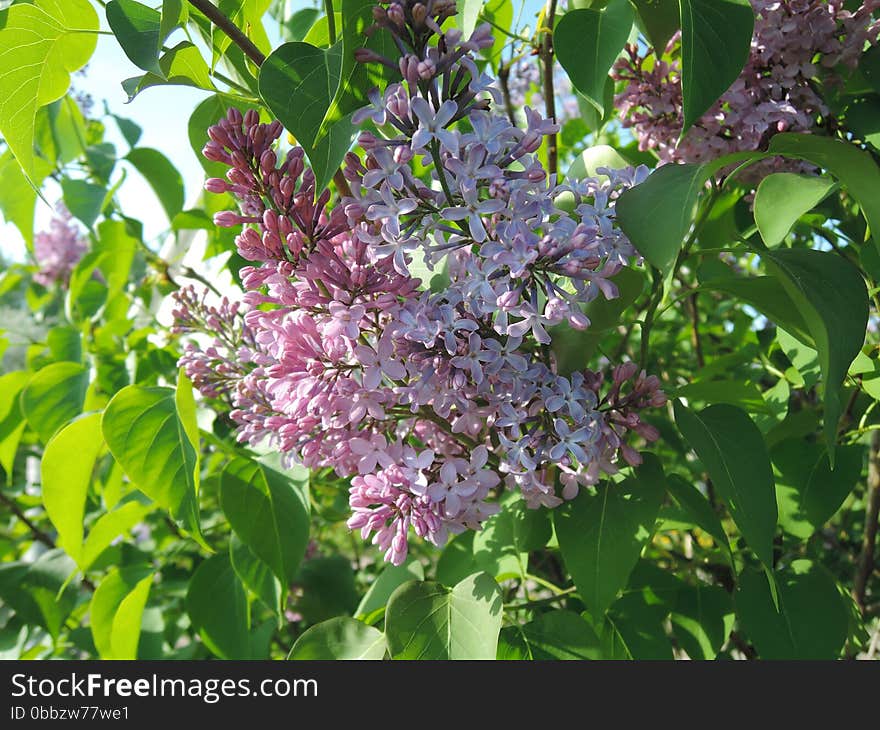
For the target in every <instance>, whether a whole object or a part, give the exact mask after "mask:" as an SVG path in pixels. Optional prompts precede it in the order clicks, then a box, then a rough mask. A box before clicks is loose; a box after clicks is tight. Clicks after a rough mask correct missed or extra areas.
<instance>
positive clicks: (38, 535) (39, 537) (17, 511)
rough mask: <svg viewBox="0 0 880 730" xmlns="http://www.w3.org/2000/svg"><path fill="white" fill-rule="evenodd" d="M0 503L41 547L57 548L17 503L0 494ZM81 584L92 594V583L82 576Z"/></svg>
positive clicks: (50, 538) (47, 534) (50, 537)
mask: <svg viewBox="0 0 880 730" xmlns="http://www.w3.org/2000/svg"><path fill="white" fill-rule="evenodd" d="M0 502H2V503H3V504H5V505H6V506H7V507H9V509H10V510H11V511H12V514H14V515H15V516H16V517H18V519H20V520H21V521H22V523H23V524H24V525H25V526H26V527H27V528H28V529H29V530H30V531H31V535H33V537H34V540H36V541H37V542H41V543H43V545H45V546H46V547H47V548H49V549H50V550H54V549H55V548H56V547H58V546H57V545H56V544H55V541H54V540H53V539H52V536H51V535H49V533H47V532H44V531H43V530H41V529H40V528H39V527H37V526H36V525H35V524H34V523H33V522H32V521H31V519H30V518H29V517H28V516H27V515H26V514H25V513H24V512H23V511H22V509H21V507H19V506H18V503H17V502H16V501H15V500H14V499H10V498H9V497H7V496H6V495H5V494H3V493H2V492H0ZM81 583H82V585H83V586H85V587H86V588H88V589H89V590H90V591H92V592H94V590H95V584H94V583H92V581H90V580H89V579H88V578H86V577H85V576H83V577H82V581H81Z"/></svg>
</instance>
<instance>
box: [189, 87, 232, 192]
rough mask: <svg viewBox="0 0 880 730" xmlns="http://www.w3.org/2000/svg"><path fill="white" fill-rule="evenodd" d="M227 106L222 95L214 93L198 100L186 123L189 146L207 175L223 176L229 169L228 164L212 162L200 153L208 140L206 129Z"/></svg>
mask: <svg viewBox="0 0 880 730" xmlns="http://www.w3.org/2000/svg"><path fill="white" fill-rule="evenodd" d="M229 107H230V104H229V103H228V102H227V101H226V100H225V99H224V98H223V97H222V96H220V95H219V94H214V95H213V96H209V97H208V98H207V99H204V100H203V101H201V102H199V105H198V106H197V107H196V108H195V109H193V113H192V115H191V116H190V118H189V122H188V123H187V134H188V136H189V143H190V146H191V147H192V149H193V152H194V153H195V156H196V159H197V160H198V161H199V164H201V166H202V167H203V168H204V170H205V172H206V173H207V174H208V176H209V177H224V176H225V175H226V172H227V170H229V167H228V165H224V164H223V163H222V162H213V161H211V160H209V159H208V158H207V157H205V156H204V155H203V154H202V149H203V148H204V146H205V144H206V143H207V141H208V134H207V131H206V130H207V129H208V127H210V126H212V125H214V124H216V123H217V122H218V121H220V119H222V118H223V117H225V116H226V112H227V111H228V110H229Z"/></svg>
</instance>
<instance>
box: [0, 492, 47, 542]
mask: <svg viewBox="0 0 880 730" xmlns="http://www.w3.org/2000/svg"><path fill="white" fill-rule="evenodd" d="M0 502H2V503H3V504H5V505H6V506H7V507H9V509H10V510H12V514H14V515H15V516H16V517H18V519H20V520H21V521H22V522H23V523H24V524H25V525H26V526H27V528H28V529H29V530H30V531H31V534H32V535H33V536H34V539H35V540H37V541H39V542H41V543H43V545H45V546H46V547H49V548H54V547H55V541H54V540H53V539H52V538H51V536H50V535H49V534H48V533H47V532H43V530H41V529H40V528H39V527H37V526H36V525H35V524H34V523H33V522H32V521H31V519H30V518H29V517H28V516H27V515H26V514H25V513H24V512H23V511H22V509H21V507H19V506H18V504H17V503H16V502H15V500H14V499H10V498H9V497H7V496H6V495H5V494H2V493H0Z"/></svg>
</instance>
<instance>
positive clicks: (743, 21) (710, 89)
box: [680, 0, 755, 134]
mask: <svg viewBox="0 0 880 730" xmlns="http://www.w3.org/2000/svg"><path fill="white" fill-rule="evenodd" d="M680 7H681V95H682V113H683V115H684V126H683V127H682V134H684V133H685V132H687V130H688V129H690V127H691V126H692V125H693V124H694V123H695V122H696V121H697V120H698V119H699V118H700V117H702V116H703V114H705V113H706V112H707V111H709V108H710V107H711V106H712V105H713V104H714V103H715V102H716V101H718V99H719V98H720V97H721V95H722V94H724V92H725V91H727V89H728V88H729V87H730V85H731V84H732V83H733V82H734V81H735V80H736V78H737V77H738V76H739V75H740V72H742V70H743V66H745V64H746V61H747V60H748V58H749V51H750V49H751V42H752V32H753V30H754V27H755V14H754V12H753V11H752V6H751V5H750V4H749V0H680Z"/></svg>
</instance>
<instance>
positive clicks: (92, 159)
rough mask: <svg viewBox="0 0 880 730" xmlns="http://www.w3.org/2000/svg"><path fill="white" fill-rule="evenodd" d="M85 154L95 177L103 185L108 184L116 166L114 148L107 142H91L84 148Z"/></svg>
mask: <svg viewBox="0 0 880 730" xmlns="http://www.w3.org/2000/svg"><path fill="white" fill-rule="evenodd" d="M85 155H86V162H87V163H88V166H89V169H90V170H91V171H92V173H93V174H94V176H95V178H96V179H97V180H98V181H99V182H100V183H102V184H103V185H105V186H106V185H109V183H110V177H111V176H112V175H113V170H114V168H115V167H116V148H115V147H114V146H113V145H112V144H109V143H101V144H93V145H89V146H88V147H87V148H86V151H85Z"/></svg>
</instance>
